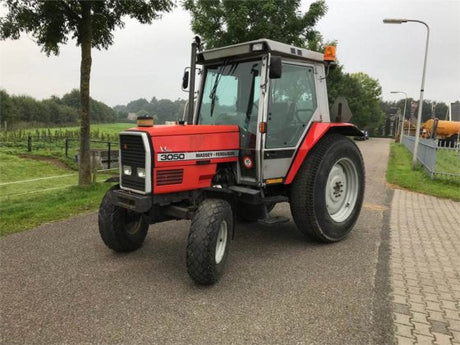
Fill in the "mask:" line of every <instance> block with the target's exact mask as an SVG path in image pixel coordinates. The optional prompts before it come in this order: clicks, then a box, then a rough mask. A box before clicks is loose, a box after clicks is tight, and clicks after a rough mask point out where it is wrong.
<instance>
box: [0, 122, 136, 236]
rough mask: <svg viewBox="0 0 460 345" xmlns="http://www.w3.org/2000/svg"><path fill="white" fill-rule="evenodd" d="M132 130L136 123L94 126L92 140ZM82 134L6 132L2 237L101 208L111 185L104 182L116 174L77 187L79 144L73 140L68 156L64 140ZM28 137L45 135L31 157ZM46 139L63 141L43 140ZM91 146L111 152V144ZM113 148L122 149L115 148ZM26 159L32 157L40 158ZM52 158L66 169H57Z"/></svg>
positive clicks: (0, 185) (0, 169)
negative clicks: (91, 183) (103, 198)
mask: <svg viewBox="0 0 460 345" xmlns="http://www.w3.org/2000/svg"><path fill="white" fill-rule="evenodd" d="M132 127H135V124H133V123H112V124H94V125H91V137H92V140H114V139H117V135H118V133H119V132H121V131H123V130H125V129H128V128H132ZM78 130H79V127H78V126H75V127H62V128H51V129H49V130H48V129H47V128H40V129H37V128H29V129H27V128H26V129H21V130H20V131H16V132H15V133H5V132H3V133H1V135H2V137H1V138H0V139H2V138H3V139H6V140H3V142H2V143H1V145H0V236H4V235H7V234H11V233H15V232H19V231H24V230H28V229H31V228H34V227H36V226H38V225H41V224H44V223H47V222H51V221H56V220H62V219H66V218H69V217H71V216H74V215H77V214H80V213H82V212H88V211H92V210H96V209H97V207H98V206H99V204H100V202H101V200H102V197H103V196H104V194H105V192H106V191H107V190H108V189H109V188H110V186H111V185H112V184H108V183H101V182H102V181H104V180H106V179H107V178H108V177H110V176H111V175H108V174H98V175H97V177H98V178H97V181H98V183H96V184H94V185H92V186H89V187H84V188H83V187H78V186H77V182H78V172H77V169H78V165H77V163H76V162H75V154H76V151H77V149H78V145H79V143H78V141H77V140H75V141H74V140H72V141H70V147H69V157H65V150H64V147H65V145H64V142H65V141H64V137H65V133H66V131H68V133H73V134H75V133H76V134H77V135H78ZM28 132H30V135H32V136H34V135H36V134H37V133H39V134H40V139H39V140H36V139H34V141H33V145H32V147H33V150H32V152H27V135H29V134H28ZM44 134H46V135H47V136H51V137H53V138H55V139H58V140H51V141H50V140H47V139H46V138H45V139H43V138H42V137H43V136H44ZM91 147H92V148H96V147H99V148H106V147H107V145H106V144H105V143H91ZM112 149H114V150H116V149H117V147H116V146H115V145H113V146H112ZM22 155H32V156H34V158H35V159H31V158H24V157H21V156H22ZM40 158H41V160H39V159H40ZM50 158H52V159H53V160H57V161H59V162H62V163H64V164H63V165H62V166H57V165H56V163H53V162H51V161H49V159H50ZM49 177H53V178H49ZM19 181H21V182H20V183H19ZM24 181H25V182H24ZM12 182H18V183H12Z"/></svg>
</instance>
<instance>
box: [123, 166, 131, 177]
mask: <svg viewBox="0 0 460 345" xmlns="http://www.w3.org/2000/svg"><path fill="white" fill-rule="evenodd" d="M132 172H133V171H132V169H131V167H130V166H129V165H123V174H124V175H130V176H131V174H132Z"/></svg>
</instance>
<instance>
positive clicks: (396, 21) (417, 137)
mask: <svg viewBox="0 0 460 345" xmlns="http://www.w3.org/2000/svg"><path fill="white" fill-rule="evenodd" d="M409 22H412V23H420V24H423V25H425V26H426V46H425V59H424V61H423V74H422V86H421V88H420V101H419V105H418V114H417V127H416V129H415V144H414V154H413V156H412V169H413V170H415V168H416V167H417V151H418V142H419V140H420V123H421V122H422V108H423V91H424V87H425V72H426V60H427V56H428V42H429V39H430V27H429V26H428V24H427V23H425V22H422V21H421V20H416V19H394V18H387V19H384V20H383V23H385V24H403V23H409Z"/></svg>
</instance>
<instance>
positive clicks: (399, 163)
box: [386, 143, 460, 201]
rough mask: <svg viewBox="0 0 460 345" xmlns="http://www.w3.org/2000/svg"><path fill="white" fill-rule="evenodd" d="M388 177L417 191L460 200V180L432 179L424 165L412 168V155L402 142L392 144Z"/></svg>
mask: <svg viewBox="0 0 460 345" xmlns="http://www.w3.org/2000/svg"><path fill="white" fill-rule="evenodd" d="M386 177H387V181H388V182H389V183H391V184H394V185H397V186H400V187H403V188H406V189H410V190H412V191H415V192H419V193H423V194H428V195H433V196H436V197H440V198H449V199H452V200H456V201H460V182H459V181H453V180H446V179H431V178H430V176H429V175H428V174H427V173H426V172H425V170H424V169H423V168H422V167H418V168H417V169H416V170H415V171H414V170H412V156H411V154H410V152H409V151H408V150H407V149H406V148H405V147H404V146H402V145H400V144H396V143H394V144H391V151H390V160H389V162H388V169H387V172H386Z"/></svg>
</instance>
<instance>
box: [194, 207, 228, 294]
mask: <svg viewBox="0 0 460 345" xmlns="http://www.w3.org/2000/svg"><path fill="white" fill-rule="evenodd" d="M232 235H233V214H232V208H231V207H230V204H229V203H228V202H227V201H225V200H220V199H205V200H204V201H203V202H202V203H201V204H200V205H199V206H198V209H197V211H196V213H195V215H194V216H193V218H192V225H191V227H190V232H189V235H188V240H187V258H186V261H187V271H188V274H189V275H190V277H191V278H192V279H193V280H194V281H195V282H196V283H198V284H201V285H211V284H214V283H216V282H217V281H218V280H219V279H220V278H221V277H222V274H223V273H224V269H225V264H226V261H227V256H228V251H229V247H230V240H231V238H232Z"/></svg>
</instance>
